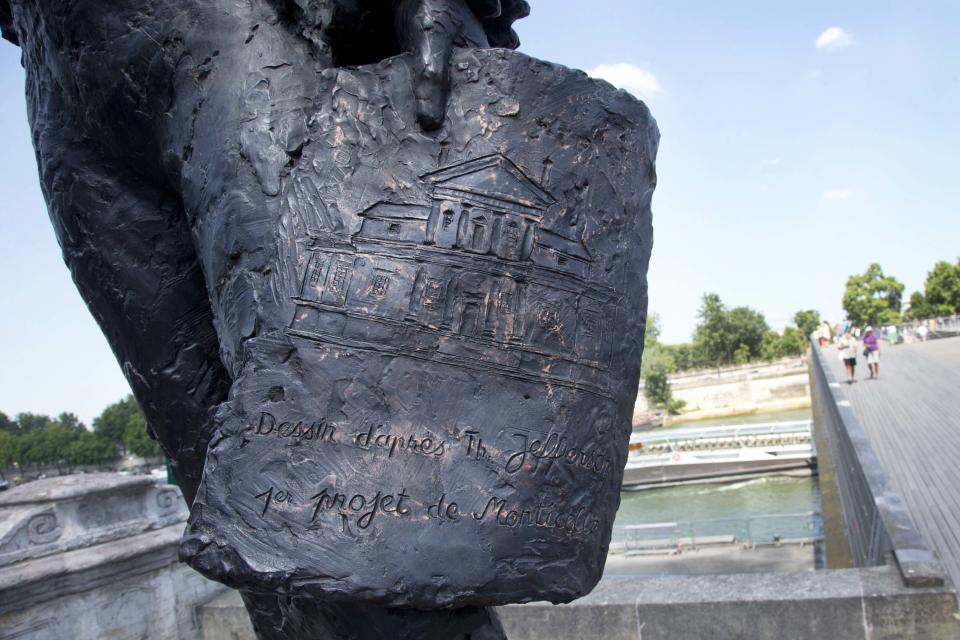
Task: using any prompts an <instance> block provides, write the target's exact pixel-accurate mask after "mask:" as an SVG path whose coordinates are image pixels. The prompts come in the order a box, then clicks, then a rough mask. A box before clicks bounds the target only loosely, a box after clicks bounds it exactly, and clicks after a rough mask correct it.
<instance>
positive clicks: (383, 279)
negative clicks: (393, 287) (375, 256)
mask: <svg viewBox="0 0 960 640" xmlns="http://www.w3.org/2000/svg"><path fill="white" fill-rule="evenodd" d="M389 285H390V277H389V276H388V275H387V274H385V273H378V274H375V275H374V276H373V286H371V287H370V293H372V294H373V295H375V296H378V297H383V296H385V295H387V287H388V286H389Z"/></svg>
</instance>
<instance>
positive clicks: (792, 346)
mask: <svg viewBox="0 0 960 640" xmlns="http://www.w3.org/2000/svg"><path fill="white" fill-rule="evenodd" d="M809 335H810V334H809V333H804V332H803V330H802V329H798V328H797V327H786V328H784V330H783V335H781V336H780V354H781V356H800V355H803V354H804V352H806V350H807V340H808V336H809Z"/></svg>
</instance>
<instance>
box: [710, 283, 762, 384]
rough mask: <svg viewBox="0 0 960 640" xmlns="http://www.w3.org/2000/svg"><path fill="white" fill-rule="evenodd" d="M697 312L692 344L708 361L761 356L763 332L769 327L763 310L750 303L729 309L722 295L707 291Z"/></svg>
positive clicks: (718, 361) (725, 361)
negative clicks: (747, 305) (762, 312)
mask: <svg viewBox="0 0 960 640" xmlns="http://www.w3.org/2000/svg"><path fill="white" fill-rule="evenodd" d="M697 315H698V317H699V318H700V322H699V324H698V325H697V328H696V331H695V332H694V335H693V344H694V347H695V348H696V349H698V350H700V351H701V353H702V355H703V358H704V359H705V360H706V361H707V362H709V363H710V364H713V365H716V366H720V365H724V364H731V363H734V362H736V361H737V360H738V359H739V360H741V361H744V362H746V361H749V360H751V359H753V358H758V357H760V353H761V347H762V345H763V336H764V335H765V334H766V333H767V331H769V330H770V327H769V326H768V325H767V320H766V318H764V317H763V314H761V313H759V312H757V311H754V310H753V309H751V308H749V307H734V308H733V309H727V307H726V305H724V304H723V301H722V300H721V299H720V296H718V295H717V294H715V293H708V294H705V295H704V296H703V300H702V302H701V305H700V311H699V312H698V314H697Z"/></svg>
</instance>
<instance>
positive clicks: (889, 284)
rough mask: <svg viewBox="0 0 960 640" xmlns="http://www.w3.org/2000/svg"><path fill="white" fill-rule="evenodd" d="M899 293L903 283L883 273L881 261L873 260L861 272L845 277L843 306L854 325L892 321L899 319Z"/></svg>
mask: <svg viewBox="0 0 960 640" xmlns="http://www.w3.org/2000/svg"><path fill="white" fill-rule="evenodd" d="M902 296H903V283H901V282H899V281H898V280H897V279H896V278H894V277H893V276H887V275H884V273H883V269H881V268H880V265H879V264H877V263H876V262H874V263H873V264H871V265H870V266H869V267H868V268H867V270H866V272H864V273H863V274H862V275H853V276H850V277H849V278H848V279H847V287H846V290H845V291H844V293H843V309H844V310H845V311H846V312H847V317H848V318H849V319H850V321H851V322H853V324H855V325H861V326H863V325H873V326H880V325H885V324H893V323H896V322H897V321H899V319H900V302H901V298H902Z"/></svg>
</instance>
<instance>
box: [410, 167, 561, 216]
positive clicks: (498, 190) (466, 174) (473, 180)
mask: <svg viewBox="0 0 960 640" xmlns="http://www.w3.org/2000/svg"><path fill="white" fill-rule="evenodd" d="M421 177H422V179H423V180H424V181H425V182H427V183H428V184H433V185H434V191H433V196H434V198H436V199H451V200H458V201H461V202H468V203H471V204H476V205H478V206H483V207H486V208H492V209H494V210H497V209H501V210H506V211H511V212H518V213H523V214H525V215H529V216H536V217H539V215H540V214H541V213H542V212H543V211H545V210H546V209H548V208H549V207H550V206H551V205H553V204H555V203H556V200H555V199H554V198H553V196H551V195H550V194H549V193H547V191H546V190H544V189H543V188H542V187H541V186H540V185H539V184H537V183H536V182H534V181H533V180H532V179H531V178H530V177H528V176H527V175H526V174H525V173H524V172H523V170H521V169H520V168H519V167H518V166H517V165H515V164H514V163H513V162H511V161H510V160H509V159H507V158H506V157H505V156H503V155H501V154H492V155H487V156H482V157H479V158H474V159H473V160H467V161H466V162H460V163H457V164H454V165H450V166H447V167H443V168H441V169H438V170H437V171H432V172H430V173H427V174H424V175H423V176H421Z"/></svg>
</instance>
